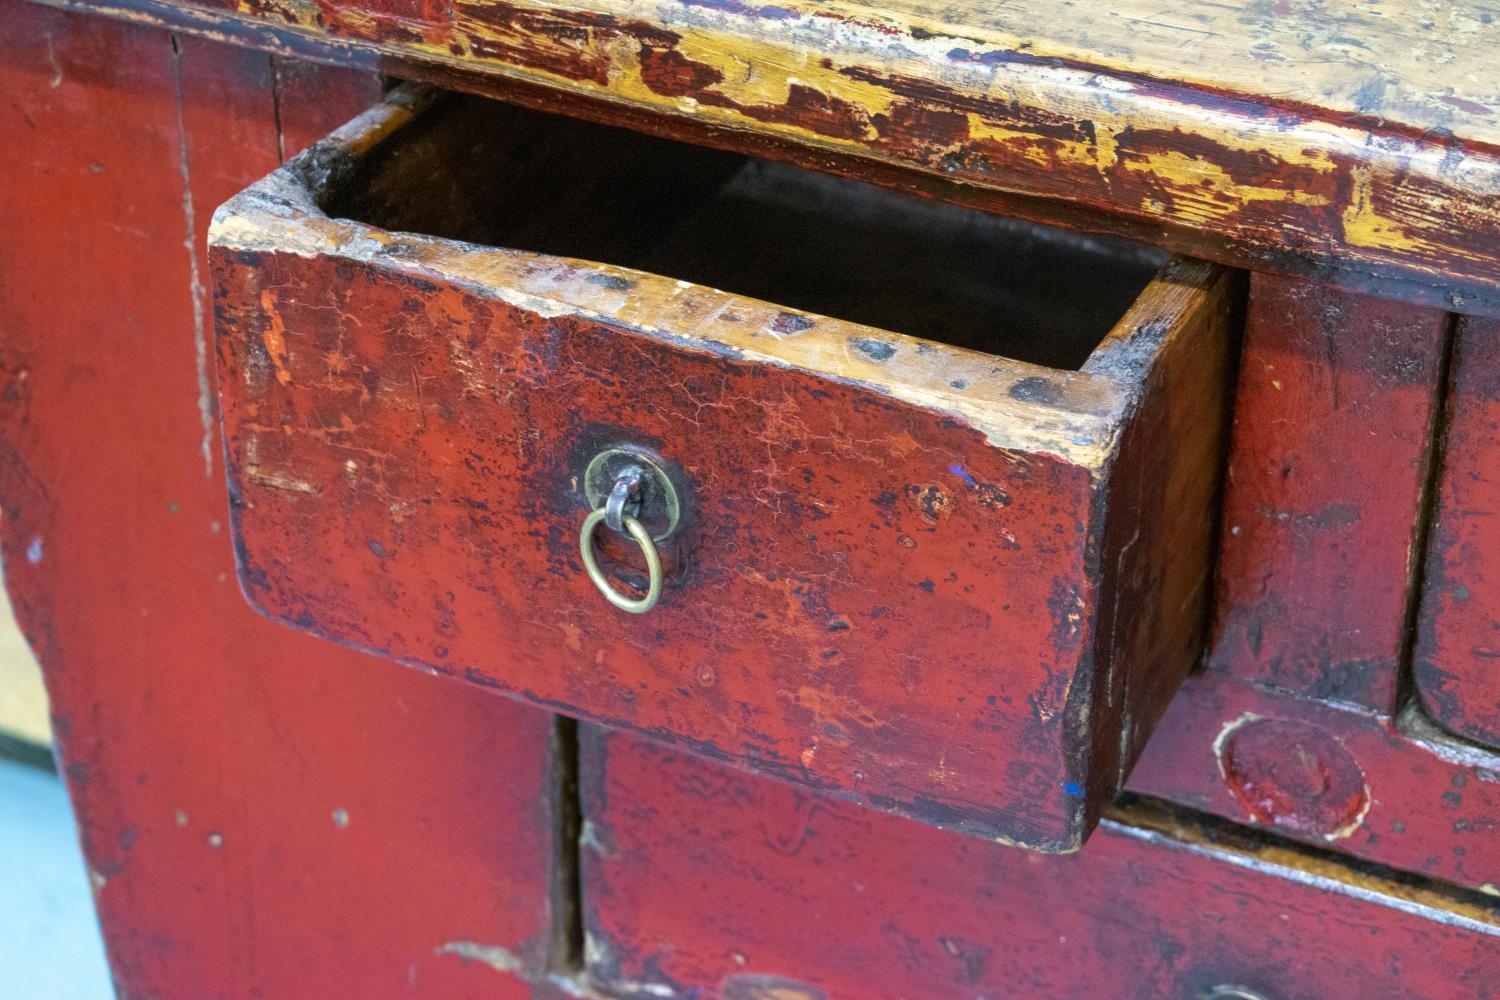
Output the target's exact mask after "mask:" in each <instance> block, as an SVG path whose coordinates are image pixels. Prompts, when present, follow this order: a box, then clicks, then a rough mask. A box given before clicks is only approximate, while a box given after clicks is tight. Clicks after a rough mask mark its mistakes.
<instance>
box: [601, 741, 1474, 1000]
mask: <svg viewBox="0 0 1500 1000" xmlns="http://www.w3.org/2000/svg"><path fill="white" fill-rule="evenodd" d="M580 759H581V767H580V773H581V775H582V776H583V813H584V819H585V830H586V834H585V837H584V840H583V851H582V860H583V886H584V900H585V905H586V912H585V926H586V929H587V932H588V935H589V938H588V948H587V954H588V956H589V959H590V961H589V966H588V974H589V976H590V978H591V980H592V981H593V982H594V984H596V985H597V986H598V987H599V988H600V990H601V991H602V992H604V993H606V994H607V995H612V996H625V997H645V996H671V997H690V996H698V997H715V998H719V1000H762V998H767V997H776V998H778V1000H834V998H846V997H860V998H868V1000H898V998H915V997H922V998H931V1000H948V998H952V1000H961V998H970V1000H971V998H978V997H1012V996H1014V997H1030V998H1055V1000H1064V998H1074V997H1082V996H1087V997H1097V998H1101V1000H1115V998H1119V1000H1144V998H1158V997H1189V998H1207V997H1212V998H1214V1000H1240V998H1243V997H1247V996H1249V997H1268V998H1283V1000H1292V998H1299V1000H1300V998H1307V1000H1329V998H1343V997H1360V998H1368V1000H1489V998H1494V997H1496V996H1500V919H1497V915H1496V912H1495V909H1494V907H1493V906H1489V905H1470V904H1464V903H1457V902H1445V901H1444V900H1443V899H1442V898H1440V897H1435V896H1433V895H1423V894H1418V893H1410V892H1408V891H1407V890H1404V889H1403V888H1402V887H1401V886H1399V885H1398V884H1397V883H1394V882H1390V881H1383V880H1381V879H1378V878H1370V877H1367V876H1362V875H1360V874H1359V873H1357V872H1354V871H1351V870H1349V869H1347V868H1344V867H1342V866H1340V865H1338V864H1337V863H1327V862H1324V863H1309V862H1308V861H1307V860H1306V859H1303V858H1298V857H1297V856H1296V855H1294V854H1292V853H1291V852H1286V851H1281V850H1276V849H1272V848H1265V847H1262V846H1260V845H1258V844H1256V843H1254V842H1251V843H1248V844H1246V843H1240V844H1237V843H1236V841H1235V838H1233V837H1232V836H1231V837H1228V838H1226V839H1225V842H1224V843H1222V844H1218V843H1215V842H1214V841H1213V839H1212V838H1210V837H1208V836H1206V835H1205V834H1203V833H1200V832H1197V831H1195V830H1193V829H1190V828H1189V829H1184V828H1156V827H1153V825H1152V817H1151V814H1150V813H1149V812H1148V811H1144V812H1143V811H1142V810H1140V809H1139V808H1137V809H1132V810H1129V811H1125V812H1121V813H1120V814H1118V817H1117V818H1115V819H1112V820H1106V822H1105V824H1104V825H1103V826H1101V827H1100V829H1099V830H1098V831H1097V832H1096V833H1095V835H1094V837H1093V838H1092V839H1091V840H1090V841H1089V843H1088V845H1087V846H1086V847H1085V848H1084V849H1083V851H1082V852H1081V853H1080V854H1078V855H1076V856H1073V857H1041V856H1035V855H1028V854H1025V853H1023V852H1020V851H1015V850H1010V849H1008V848H1005V847H1003V846H999V845H995V844H986V843H983V842H980V841H977V840H967V839H961V838H954V837H951V836H945V835H944V834H942V833H940V832H938V831H934V830H929V829H922V828H920V827H916V826H914V825H913V824H910V823H903V822H901V821H899V820H897V819H894V818H892V817H887V816H881V815H878V814H875V813H871V812H869V811H865V810H860V809H856V808H852V807H851V806H850V805H848V804H845V803H837V802H831V801H828V800H826V799H821V798H818V797H816V796H812V795H807V794H805V793H802V792H799V791H797V790H796V789H793V788H791V787H789V786H785V785H781V784H777V783H774V782H767V781H764V780H761V779H758V778H754V777H752V776H748V775H744V774H742V773H739V772H736V771H733V770H730V769H727V768H725V767H723V766H721V765H718V764H716V763H714V762H711V761H706V760H701V759H697V758H694V757H691V756H688V755H684V754H678V753H674V752H673V751H672V750H671V749H670V748H666V747H662V746H660V745H658V744H654V743H649V742H646V741H643V740H639V739H635V738H633V737H631V736H630V735H629V734H625V733H614V734H608V733H606V732H604V731H602V730H596V729H594V728H592V727H584V731H583V740H582V747H581V758H580ZM1127 821H1128V822H1129V823H1130V824H1134V825H1127ZM1221 836H1222V834H1221ZM1450 905H1451V906H1452V909H1448V908H1447V907H1448V906H1450ZM1235 989H1238V990H1240V991H1241V992H1235V991H1234V990H1235ZM1216 990H1221V992H1215V991H1216Z"/></svg>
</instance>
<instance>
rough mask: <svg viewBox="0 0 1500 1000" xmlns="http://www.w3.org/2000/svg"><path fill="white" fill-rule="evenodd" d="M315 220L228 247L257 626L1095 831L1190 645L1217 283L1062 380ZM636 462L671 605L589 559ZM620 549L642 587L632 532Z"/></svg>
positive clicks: (1156, 290) (247, 572) (941, 820)
mask: <svg viewBox="0 0 1500 1000" xmlns="http://www.w3.org/2000/svg"><path fill="white" fill-rule="evenodd" d="M324 155H325V157H326V155H327V154H326V152H325V154H324ZM320 162H321V161H320ZM275 180H276V179H275V178H273V181H275ZM268 183H270V182H268ZM268 193H269V194H271V195H275V197H276V198H279V199H282V200H280V201H276V200H273V199H271V198H269V197H266V195H267V194H268ZM285 204H286V202H285V191H284V190H282V189H275V190H273V189H270V188H267V189H263V190H262V191H260V192H252V193H250V194H248V195H247V196H246V197H245V199H243V200H242V203H241V204H240V205H239V206H238V207H236V206H230V209H229V210H228V211H226V212H225V213H223V214H222V215H221V217H220V219H219V221H218V222H217V223H216V236H215V239H214V245H213V246H212V248H211V252H212V257H211V264H212V269H213V274H214V280H215V298H216V320H217V326H218V334H219V350H220V361H221V369H220V373H221V385H222V386H223V387H224V388H223V408H224V416H225V424H226V439H227V441H228V454H229V463H230V475H231V479H232V481H233V484H234V488H235V504H236V507H235V513H234V519H233V520H234V531H235V538H236V542H237V545H238V547H239V557H240V570H241V577H242V581H243V584H244V587H245V589H246V592H247V594H248V596H249V598H250V600H251V602H252V603H254V604H255V605H256V606H257V607H259V608H261V609H262V610H263V611H265V612H266V613H268V614H270V615H271V616H272V617H275V618H278V619H281V620H284V621H287V622H290V623H292V624H295V625H297V626H299V627H301V628H304V629H308V630H310V631H313V632H316V633H318V634H320V635H324V636H327V637H329V638H332V639H335V640H338V641H340V642H343V643H346V644H352V645H356V646H358V647H361V648H365V649H370V650H374V651H378V652H380V653H383V654H385V655H387V656H390V657H393V658H395V659H398V660H401V661H403V662H406V663H408V664H412V665H417V666H420V667H423V668H425V669H430V670H433V671H435V672H441V673H447V674H456V675H460V676H463V677H465V678H467V679H468V680H470V681H473V682H475V683H477V684H481V685H485V686H490V687H496V688H501V689H504V690H506V691H508V692H512V693H516V694H519V695H521V696H524V697H526V698H528V699H530V700H532V701H534V702H536V703H539V704H543V705H547V706H550V707H554V708H558V709H560V710H563V711H566V712H569V713H572V714H576V715H580V716H583V717H586V718H589V719H594V720H598V721H602V722H606V723H609V724H613V725H623V726H627V727H631V728H635V729H639V730H642V731H645V732H648V733H652V734H654V735H657V736H660V737H663V738H669V739H673V740H676V741H678V742H680V743H682V744H684V745H686V746H689V747H692V748H695V749H697V750H699V751H700V752H703V753H707V754H710V755H713V756H717V757H720V758H727V759H733V760H737V761H739V762H741V763H744V764H748V765H749V766H752V767H754V768H756V769H759V770H761V771H763V772H766V773H770V774H773V775H776V776H779V777H782V778H787V779H791V780H795V781H800V782H805V783H808V784H812V785H815V786H818V787H821V788H825V789H829V790H833V791H836V792H838V793H840V794H843V795H846V796H849V797H853V798H856V799H858V800H860V801H862V802H865V803H868V804H871V805H874V806H877V807H881V808H886V809H890V810H893V811H897V812H901V813H904V814H907V815H911V816H915V817H917V818H919V819H922V820H924V821H926V822H929V823H932V824H935V825H939V826H944V827H949V828H953V829H957V830H961V831H964V832H967V833H972V834H975V835H980V836H985V837H992V838H998V839H1005V840H1008V841H1014V842H1018V843H1022V844H1025V845H1027V846H1031V847H1036V848H1039V849H1046V850H1068V849H1072V848H1074V847H1076V846H1077V845H1078V844H1079V843H1080V842H1081V840H1082V838H1083V836H1084V835H1085V834H1086V832H1087V830H1088V828H1089V827H1090V826H1091V825H1092V823H1093V822H1094V821H1095V820H1096V819H1097V817H1098V815H1099V813H1100V811H1101V810H1102V809H1103V807H1104V805H1105V804H1106V803H1107V802H1108V800H1109V798H1110V797H1112V795H1113V794H1114V792H1115V791H1116V790H1117V788H1118V786H1119V783H1120V782H1121V781H1122V780H1123V775H1124V772H1125V771H1126V770H1127V769H1128V765H1129V763H1130V762H1131V761H1133V759H1134V757H1135V755H1136V754H1137V753H1138V752H1139V749H1140V746H1141V745H1142V744H1143V742H1144V739H1145V737H1146V735H1147V734H1148V733H1149V731H1150V728H1151V726H1152V724H1153V723H1154V721H1155V718H1156V716H1157V715H1158V714H1159V713H1160V711H1161V709H1162V707H1163V706H1164V704H1165V700H1166V698H1167V697H1169V696H1170V694H1171V692H1172V690H1173V689H1175V687H1176V684H1177V682H1178V681H1179V680H1180V677H1181V675H1182V673H1183V672H1185V670H1186V669H1187V666H1188V664H1189V663H1190V662H1191V658H1192V655H1193V652H1194V649H1195V648H1196V643H1197V640H1198V624H1199V622H1200V620H1201V618H1202V614H1201V612H1202V594H1203V592H1204V590H1205V588H1204V586H1203V582H1204V580H1205V578H1206V574H1207V549H1208V539H1209V535H1210V525H1209V520H1210V519H1209V510H1210V504H1211V499H1212V496H1213V492H1214V484H1215V473H1214V469H1215V462H1216V461H1217V458H1218V431H1217V428H1218V426H1219V424H1220V423H1221V421H1220V420H1219V419H1218V418H1219V415H1220V413H1221V412H1222V393H1221V386H1222V381H1223V376H1224V371H1223V364H1224V356H1225V353H1226V351H1225V340H1226V338H1227V333H1228V322H1229V318H1230V315H1231V312H1232V310H1231V308H1230V303H1231V299H1232V285H1233V283H1232V282H1231V281H1229V280H1228V278H1227V277H1226V275H1225V274H1224V273H1223V272H1220V271H1217V270H1216V269H1213V268H1208V267H1206V266H1202V265H1195V264H1190V263H1189V264H1182V265H1178V266H1176V267H1175V268H1173V269H1170V270H1169V271H1168V272H1167V273H1166V274H1165V275H1164V277H1163V278H1162V279H1161V280H1159V281H1157V282H1156V283H1153V284H1152V285H1151V286H1150V288H1149V289H1148V292H1147V294H1146V295H1144V296H1143V297H1142V302H1141V303H1138V305H1137V306H1136V307H1135V308H1134V309H1133V310H1132V311H1131V313H1130V314H1129V315H1128V316H1127V317H1126V320H1125V321H1123V322H1122V324H1121V325H1120V327H1119V328H1117V333H1116V334H1112V335H1111V340H1110V341H1109V342H1108V344H1107V345H1106V348H1104V349H1101V350H1100V351H1099V352H1096V355H1095V357H1094V358H1093V359H1092V360H1091V362H1090V365H1092V366H1094V368H1095V369H1097V370H1091V369H1090V368H1088V367H1086V368H1085V370H1083V371H1063V370H1054V369H1047V368H1041V367H1037V366H1033V365H1023V364H1019V363H1015V362H1008V361H1005V360H1003V359H1000V358H994V357H989V356H985V355H981V354H977V353H974V352H970V351H963V350H958V349H953V348H948V347H942V346H941V345H936V344H932V343H929V342H926V341H918V340H914V339H912V338H907V337H901V336H898V335H895V334H889V333H885V332H882V331H879V330H874V329H871V328H869V327H864V326H859V325H856V324H851V323H845V322H841V321H838V320H834V319H828V318H824V317H821V316H815V315H810V314H806V313H801V312H797V311H791V310H786V309H782V308H780V307H777V306H772V305H767V304H765V303H761V302H756V301H754V300H750V299H745V298H739V297H736V296H733V295H728V294H725V293H722V292H717V291H713V290H711V289H707V288H701V287H698V286H691V285H688V284H687V283H685V282H680V281H676V280H673V279H670V278H662V277H656V276H653V275H649V274H644V273H641V272H637V271H629V270H625V269H621V268H612V267H607V266H603V265H594V264H584V263H580V262H577V261H568V260H563V259H559V258H556V257H550V256H546V255H542V254H535V253H526V252H520V251H502V250H481V249H477V248H473V247H462V246H457V245H455V244H452V243H448V242H446V241H444V240H440V239H435V238H430V237H421V236H415V235H405V234H397V233H391V232H386V231H382V230H378V229H374V228H371V227H369V226H366V225H361V224H358V223H352V222H344V221H339V220H332V219H328V218H326V217H320V216H318V215H317V214H316V213H315V212H313V211H308V212H307V214H306V215H305V216H303V217H301V218H300V219H298V220H296V221H294V222H292V223H288V222H287V218H286V211H285V208H284V205H285ZM619 446H633V447H637V448H641V449H645V450H646V451H648V452H649V453H650V454H652V455H654V456H657V458H658V459H659V461H660V463H661V465H662V466H664V467H665V468H666V469H668V470H669V472H670V473H671V476H672V478H673V479H674V481H675V482H676V483H677V484H678V487H679V489H680V492H681V494H682V500H683V505H682V518H681V524H680V527H679V528H678V530H677V531H676V532H675V533H674V534H673V535H672V536H671V537H670V538H666V539H664V540H662V541H661V542H660V544H659V548H660V551H661V555H662V563H663V577H664V586H663V587H662V598H661V601H660V603H659V604H658V605H657V606H656V607H655V608H654V609H652V610H651V611H650V612H649V613H647V614H644V615H639V616H635V615H628V614H624V613H622V612H621V611H620V610H618V609H617V608H615V607H613V606H611V605H610V604H608V603H606V601H605V600H604V599H603V597H602V596H601V595H600V593H599V592H598V591H597V590H596V589H595V586H594V584H593V583H591V582H590V580H589V578H588V576H587V574H586V572H585V566H584V560H583V558H582V552H581V549H580V543H579V529H580V525H582V524H583V523H584V519H585V517H586V516H587V515H588V513H589V511H590V509H591V507H592V506H593V504H594V502H595V501H591V500H590V499H589V498H588V497H587V496H586V490H585V489H584V486H585V484H584V471H585V469H586V468H587V467H588V465H589V463H590V460H591V458H592V457H593V456H595V455H597V454H599V453H601V452H602V451H604V450H606V449H609V448H612V447H619ZM643 516H644V515H643ZM595 544H597V545H598V550H597V551H598V556H599V561H600V563H601V564H602V566H603V572H604V575H605V576H606V577H607V578H608V580H609V581H610V582H611V583H612V585H613V586H615V587H616V588H617V589H619V590H621V591H625V592H631V593H633V592H635V590H634V587H636V586H640V585H643V584H644V583H645V581H646V579H647V575H648V566H647V564H646V562H645V561H644V560H643V559H642V557H641V553H640V552H639V551H638V549H637V548H636V546H635V544H634V543H631V542H629V541H628V540H626V539H624V538H621V537H616V536H614V535H613V534H612V533H610V532H607V531H603V530H602V529H601V531H600V532H599V533H598V534H597V536H596V542H595ZM1132 608H1134V609H1138V610H1137V611H1136V612H1130V611H1128V609H1132Z"/></svg>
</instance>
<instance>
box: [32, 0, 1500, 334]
mask: <svg viewBox="0 0 1500 1000" xmlns="http://www.w3.org/2000/svg"><path fill="white" fill-rule="evenodd" d="M57 2H59V3H62V4H64V5H69V6H76V7H79V8H84V9H90V10H94V11H98V12H101V13H108V14H112V15H115V16H121V17H127V18H132V19H138V20H144V21H147V22H149V23H157V24H170V25H173V26H176V27H180V28H182V29H184V30H197V31H203V32H205V33H207V34H210V35H212V36H214V37H220V38H235V39H238V40H240V41H242V42H248V43H250V44H254V45H258V46H266V47H272V48H278V49H294V50H297V51H303V52H309V53H315V54H317V55H319V56H320V57H322V58H330V59H335V60H340V61H348V62H352V63H360V64H365V65H369V64H373V63H383V64H385V65H387V66H388V67H399V68H400V69H401V71H402V72H404V73H407V74H410V75H414V76H416V77H418V78H421V79H426V80H431V81H438V82H446V83H449V84H452V85H458V86H463V87H465V88H467V89H471V90H476V91H479V92H484V93H489V94H505V95H509V96H512V97H516V98H519V99H523V100H529V101H532V102H539V103H548V102H551V103H554V104H555V103H559V102H561V103H563V104H568V102H577V101H581V102H582V104H568V106H569V108H570V110H574V111H579V112H582V113H585V114H590V115H593V116H595V117H604V118H617V119H632V120H633V121H634V122H635V123H636V124H637V125H639V126H640V127H648V128H653V129H657V130H662V131H666V132H671V133H673V134H679V135H688V136H692V137H694V138H696V139H697V140H699V141H710V142H715V143H719V144H724V145H729V146H733V147H735V148H741V149H743V148H747V147H749V146H752V145H754V144H756V143H759V142H765V143H769V144H770V148H768V149H767V150H766V151H769V152H779V153H780V154H781V155H786V156H792V157H798V158H803V159H806V160H815V161H817V162H819V163H820V164H821V165H823V166H824V167H833V168H836V169H840V170H844V171H849V172H859V173H861V174H863V175H866V176H870V177H878V176H880V175H881V174H882V173H883V172H884V171H885V168H891V167H895V168H900V171H898V172H897V173H896V174H895V175H893V176H891V177H890V180H891V181H892V182H893V183H900V184H908V185H916V186H920V187H922V188H924V189H925V190H927V191H929V192H930V193H932V194H934V195H936V196H939V197H944V198H950V199H956V200H964V201H968V202H970V203H973V204H979V205H983V206H987V207H998V208H1002V209H1005V210H1007V211H1009V212H1011V213H1013V214H1022V215H1026V216H1028V217H1031V218H1041V219H1056V220H1059V221H1064V222H1067V223H1068V224H1072V225H1079V226H1085V227H1091V228H1095V229H1104V228H1108V229H1113V230H1115V231H1119V232H1126V233H1128V234H1130V235H1133V236H1136V237H1140V238H1143V239H1148V240H1150V241H1151V242H1157V243H1162V244H1165V245H1169V246H1171V247H1172V248H1173V249H1176V250H1178V251H1182V252H1189V253H1193V254H1195V255H1198V256H1207V257H1210V258H1213V259H1218V260H1222V261H1231V262H1235V263H1240V264H1255V265H1257V266H1259V267H1263V268H1267V269H1273V270H1281V271H1285V272H1289V273H1301V274H1307V275H1315V276H1317V277H1318V278H1319V279H1320V280H1324V281H1331V282H1336V283H1339V284H1341V285H1343V286H1346V287H1351V288H1365V289H1376V290H1379V291H1380V292H1381V293H1382V294H1387V295H1394V296H1401V297H1407V298H1413V299H1416V300H1420V301H1424V302H1427V303H1430V304H1436V305H1441V306H1444V307H1447V308H1452V309H1454V310H1456V311H1461V312H1470V313H1474V312H1487V313H1495V312H1497V311H1500V294H1497V293H1496V292H1495V290H1494V289H1495V278H1496V276H1497V274H1500V250H1497V249H1496V248H1497V247H1500V240H1497V236H1500V142H1497V131H1500V130H1497V127H1496V125H1495V111H1494V110H1493V109H1494V108H1496V107H1497V102H1496V100H1495V93H1494V91H1495V84H1494V81H1493V78H1492V74H1490V73H1488V70H1487V67H1488V62H1487V60H1488V58H1489V46H1488V44H1487V42H1486V25H1487V24H1488V20H1487V19H1488V18H1490V17H1491V14H1492V11H1491V8H1490V7H1489V6H1488V5H1485V4H1451V5H1442V6H1440V7H1439V8H1437V12H1436V14H1432V13H1429V12H1428V9H1427V8H1426V7H1424V6H1420V5H1414V4H1397V5H1389V6H1388V8H1386V7H1382V8H1379V9H1376V8H1372V7H1370V6H1369V5H1366V4H1357V3H1354V2H1352V0H1345V2H1341V3H1336V4H1317V5H1304V4H1301V3H1287V4H1262V5H1253V6H1251V7H1249V8H1241V7H1238V6H1229V5H1207V6H1204V5H1192V6H1191V7H1189V6H1188V5H1186V4H1175V5H1171V6H1169V7H1168V8H1167V9H1162V7H1161V5H1157V4H1141V3H1138V4H1135V5H1133V6H1128V7H1126V8H1124V9H1119V8H1118V7H1116V8H1114V9H1111V10H1110V11H1109V12H1104V11H1099V12H1091V11H1089V10H1088V9H1087V7H1086V6H1085V5H1078V4H1074V5H1069V6H1068V8H1067V10H1066V13H1065V14H1063V13H1059V12H1058V11H1057V10H1056V8H1055V7H1053V6H1052V5H1046V4H1042V3H1029V4H1007V5H1005V6H1003V7H998V6H995V7H992V6H984V5H973V4H965V5H962V6H961V7H947V8H940V9H936V10H933V9H930V8H926V7H920V6H918V5H915V4H911V5H906V4H889V3H882V4H879V5H875V4H862V3H850V2H845V3H839V4H831V5H830V4H819V5H816V6H813V5H807V4H802V3H796V2H790V3H786V4H777V5H754V4H742V3H702V2H696V0H694V2H689V0H629V2H627V0H608V2H602V3H594V4H590V5H588V6H587V7H586V8H583V7H576V6H569V5H566V4H554V3H536V2H525V3H516V2H504V0H468V2H456V3H453V4H452V5H447V6H445V5H425V4H409V5H394V6H388V7H373V6H369V5H360V4H349V3H333V2H327V3H319V4H302V3H285V2H281V0H253V2H251V3H248V4H246V5H243V6H238V7H234V8H228V7H227V6H223V5H219V4H215V3H211V2H204V3H202V4H197V5H195V4H189V3H183V2H176V0H57Z"/></svg>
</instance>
